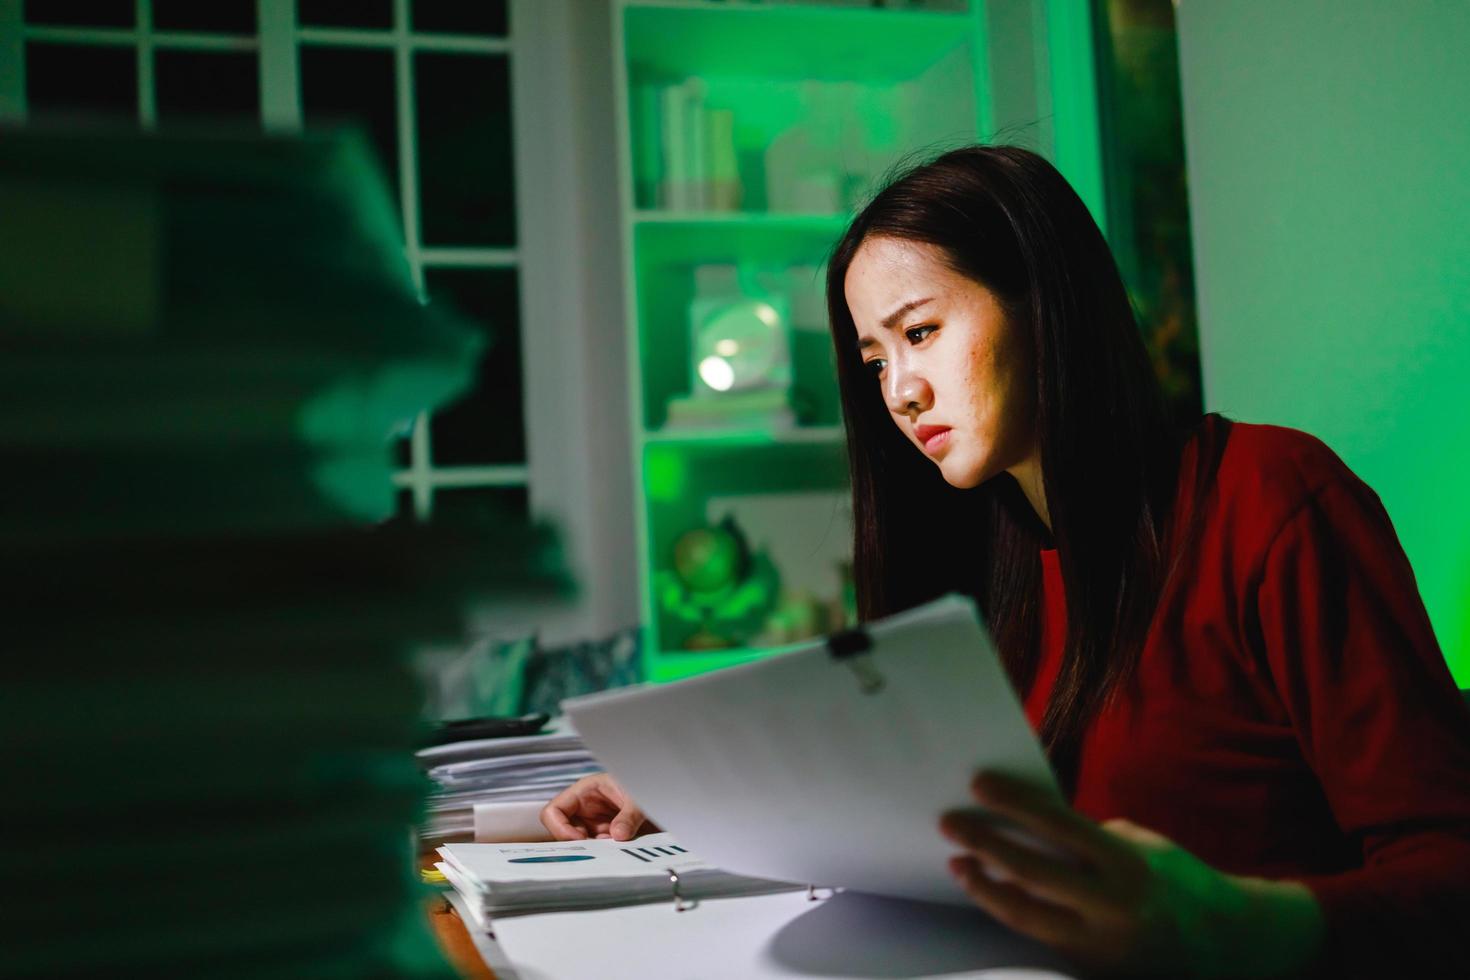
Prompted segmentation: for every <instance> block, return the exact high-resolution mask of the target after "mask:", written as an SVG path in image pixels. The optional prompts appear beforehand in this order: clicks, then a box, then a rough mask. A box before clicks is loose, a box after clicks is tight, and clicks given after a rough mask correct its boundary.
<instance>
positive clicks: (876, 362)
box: [863, 357, 888, 378]
mask: <svg viewBox="0 0 1470 980" xmlns="http://www.w3.org/2000/svg"><path fill="white" fill-rule="evenodd" d="M887 365H888V362H887V361H885V360H883V359H882V358H878V357H875V358H873V359H872V360H871V361H864V362H863V367H865V368H867V369H868V372H869V373H870V374H872V375H873V377H875V378H876V377H878V376H879V375H880V374H882V373H883V369H884V368H885V367H887Z"/></svg>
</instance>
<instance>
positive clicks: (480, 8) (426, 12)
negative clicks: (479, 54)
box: [413, 0, 506, 37]
mask: <svg viewBox="0 0 1470 980" xmlns="http://www.w3.org/2000/svg"><path fill="white" fill-rule="evenodd" d="M413 29H414V30H416V31H435V32H442V33H445V34H493V35H495V36H496V37H504V36H505V33H506V18H505V0H475V2H473V3H466V2H465V0H413Z"/></svg>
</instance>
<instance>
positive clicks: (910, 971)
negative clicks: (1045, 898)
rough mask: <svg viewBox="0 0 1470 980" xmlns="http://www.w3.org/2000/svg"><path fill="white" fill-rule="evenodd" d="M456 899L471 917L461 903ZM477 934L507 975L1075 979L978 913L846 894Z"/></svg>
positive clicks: (504, 922) (710, 902)
mask: <svg viewBox="0 0 1470 980" xmlns="http://www.w3.org/2000/svg"><path fill="white" fill-rule="evenodd" d="M450 901H451V902H453V903H454V904H455V907H456V908H457V909H458V910H459V911H460V913H461V915H464V914H465V913H466V912H467V911H468V909H467V908H466V906H465V903H464V901H463V899H462V897H461V896H458V895H454V894H452V893H451V895H450ZM491 927H492V928H493V930H494V939H493V940H492V939H490V938H489V937H488V936H487V935H486V934H485V933H484V932H482V931H480V930H477V929H473V928H472V929H471V930H470V933H471V936H472V937H473V938H474V940H475V943H476V945H477V946H478V947H479V948H480V949H481V951H482V955H484V956H485V959H486V962H487V963H489V964H490V965H491V966H492V968H493V969H494V970H495V975H496V976H497V977H500V978H501V980H565V978H570V977H604V978H607V980H633V978H637V980H763V978H767V977H782V978H792V980H796V978H800V980H850V978H862V980H873V978H880V977H892V978H899V977H901V978H904V980H929V978H932V980H938V978H944V980H960V978H974V980H980V978H984V980H1066V978H1069V977H1074V976H1076V975H1077V974H1076V973H1074V972H1073V970H1072V969H1071V968H1070V967H1069V966H1068V965H1067V963H1066V960H1065V959H1063V958H1062V957H1061V956H1060V955H1058V954H1057V953H1056V952H1054V951H1052V950H1049V949H1047V948H1046V947H1043V946H1041V945H1040V944H1038V943H1034V942H1032V941H1030V940H1028V939H1025V938H1023V937H1021V936H1018V935H1016V934H1015V933H1012V932H1010V931H1009V930H1006V929H1005V928H1003V927H1001V926H999V925H997V924H996V923H995V922H994V921H992V920H990V919H988V918H986V917H985V916H984V915H983V914H981V913H980V912H979V910H977V909H959V908H942V907H939V906H935V905H929V904H920V903H917V902H907V901H904V900H902V899H891V898H879V897H877V896H874V895H862V894H858V893H854V892H843V893H840V894H837V895H834V896H832V897H830V898H826V899H821V900H818V901H815V902H813V901H808V899H807V894H806V892H805V891H804V890H803V891H799V892H786V893H782V894H776V895H762V896H759V897H744V898H719V899H704V900H702V901H700V902H699V903H698V904H697V905H696V906H695V907H694V908H692V909H690V910H688V911H686V912H675V911H674V909H673V906H672V905H670V904H668V903H664V904H655V905H634V906H628V907H625V908H615V909H600V910H598V911H595V912H562V913H547V914H545V915H530V916H524V917H520V918H513V919H502V918H496V919H495V920H494V921H493V922H492V923H491Z"/></svg>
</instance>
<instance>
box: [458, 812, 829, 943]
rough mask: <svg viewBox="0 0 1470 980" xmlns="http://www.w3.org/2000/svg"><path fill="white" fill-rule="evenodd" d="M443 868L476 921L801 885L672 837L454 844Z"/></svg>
mask: <svg viewBox="0 0 1470 980" xmlns="http://www.w3.org/2000/svg"><path fill="white" fill-rule="evenodd" d="M439 854H440V855H441V856H442V857H443V858H444V861H443V862H441V863H439V864H438V865H436V867H438V868H439V870H440V871H442V872H443V873H444V876H445V877H446V878H447V879H449V882H450V884H452V885H453V886H454V888H455V890H456V891H457V892H459V893H460V895H461V896H463V897H464V898H465V899H466V900H467V901H469V902H471V903H472V907H473V908H474V909H475V911H476V916H477V919H476V921H479V922H482V923H483V921H484V917H485V916H489V915H493V916H495V918H496V920H497V921H499V920H500V919H501V918H503V917H507V916H512V915H528V914H532V913H537V912H551V911H561V910H566V909H587V908H602V907H605V906H609V905H626V904H629V903H633V902H659V903H661V904H664V905H670V904H671V903H672V902H673V900H674V897H675V891H674V887H675V885H674V881H675V879H677V881H678V889H679V892H678V894H679V895H680V896H682V897H684V898H700V897H711V898H712V897H715V896H720V895H753V894H759V893H764V892H772V891H790V890H792V889H794V888H800V886H799V885H793V884H790V883H788V882H782V881H768V880H766V879H764V878H751V877H747V876H743V875H734V874H731V873H729V872H727V871H723V870H721V869H719V868H714V867H711V866H710V865H708V864H706V863H705V862H704V861H701V860H700V859H699V858H698V857H697V856H696V855H694V854H691V853H689V851H687V850H686V849H685V848H684V847H683V846H682V845H681V844H680V843H679V842H678V841H676V840H675V839H674V838H673V837H672V836H670V835H669V834H645V835H644V836H642V837H639V838H638V839H637V840H631V841H615V840H577V841H552V842H547V843H509V844H447V845H445V846H444V847H441V848H439Z"/></svg>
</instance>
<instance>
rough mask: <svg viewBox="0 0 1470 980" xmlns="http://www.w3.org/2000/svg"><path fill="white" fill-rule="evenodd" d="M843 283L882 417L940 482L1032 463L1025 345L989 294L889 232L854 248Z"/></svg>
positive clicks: (967, 480) (967, 482)
mask: <svg viewBox="0 0 1470 980" xmlns="http://www.w3.org/2000/svg"><path fill="white" fill-rule="evenodd" d="M843 289H844V291H845V293H846V295H847V306H848V309H849V310H850V311H851V312H852V319H853V323H854V324H856V326H857V337H858V347H859V349H860V351H861V352H862V356H863V362H864V364H865V365H866V366H867V368H868V370H869V371H871V372H872V374H873V379H874V380H873V384H875V385H877V386H878V387H879V388H880V389H881V390H882V394H883V401H884V403H885V404H886V405H887V407H888V413H889V417H890V418H892V419H893V424H894V425H897V426H898V428H899V430H900V431H901V432H903V434H904V435H905V436H906V437H907V438H908V439H909V441H910V442H912V443H913V444H914V445H915V446H917V447H918V448H919V451H920V452H922V453H924V455H926V456H928V457H929V458H930V459H931V460H933V461H934V463H935V464H936V465H937V466H938V467H939V471H940V473H942V474H943V475H944V479H945V481H946V482H947V483H949V484H950V485H951V486H955V487H960V488H969V487H975V486H979V485H980V484H981V483H984V482H985V481H986V480H989V479H990V478H991V477H994V476H996V475H998V474H1000V473H1003V472H1007V471H1010V472H1013V473H1014V472H1015V471H1016V469H1017V468H1019V467H1022V466H1023V465H1034V463H1035V457H1036V438H1035V425H1034V416H1035V404H1036V392H1035V381H1034V367H1033V364H1032V361H1033V354H1032V352H1031V343H1030V340H1029V338H1028V337H1027V336H1026V334H1025V332H1024V331H1022V330H1020V329H1018V328H1017V326H1016V325H1015V324H1013V323H1011V321H1010V318H1009V317H1007V316H1006V314H1005V311H1004V310H1003V309H1002V308H1001V305H1000V301H999V300H998V299H997V297H996V296H995V294H994V293H992V292H991V291H990V290H988V289H986V288H985V287H984V286H982V285H980V284H979V283H977V282H975V281H974V280H973V279H969V278H967V277H966V276H963V275H961V274H959V273H958V272H955V271H954V270H953V269H951V268H950V267H949V266H948V265H947V264H945V262H944V256H943V252H941V251H940V249H938V248H937V247H935V246H933V245H926V244H923V243H919V242H907V241H901V240H899V239H894V238H869V239H868V240H867V241H865V242H864V243H863V244H862V245H861V246H859V248H858V251H857V254H856V255H855V256H854V257H853V260H852V263H851V264H850V265H849V266H848V269H847V277H846V279H845V280H844V282H843ZM1018 475H1019V474H1018Z"/></svg>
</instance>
